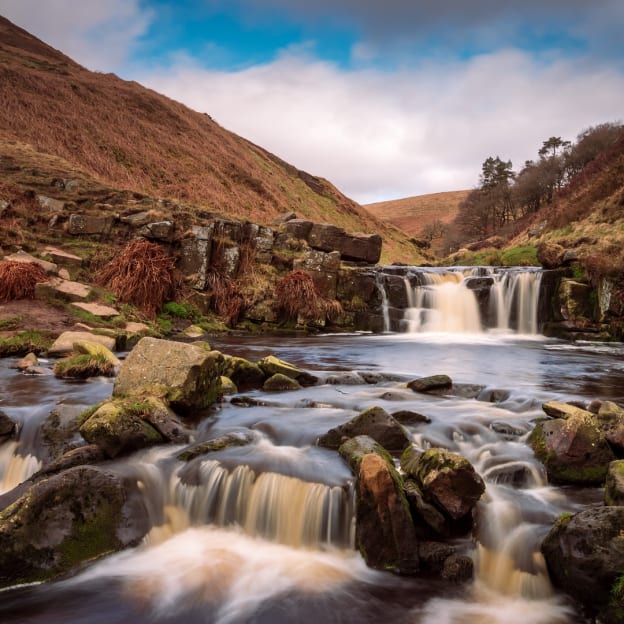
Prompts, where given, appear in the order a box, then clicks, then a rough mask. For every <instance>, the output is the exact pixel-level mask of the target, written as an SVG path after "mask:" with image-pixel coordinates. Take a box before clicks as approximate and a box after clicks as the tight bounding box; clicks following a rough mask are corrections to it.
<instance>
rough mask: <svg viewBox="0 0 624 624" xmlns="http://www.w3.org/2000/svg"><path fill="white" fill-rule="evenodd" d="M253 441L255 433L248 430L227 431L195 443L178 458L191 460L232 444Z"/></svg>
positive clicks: (243, 444) (245, 443)
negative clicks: (216, 436)
mask: <svg viewBox="0 0 624 624" xmlns="http://www.w3.org/2000/svg"><path fill="white" fill-rule="evenodd" d="M252 441H253V435H252V434H251V433H247V432H234V433H226V434H225V435H222V436H220V437H218V438H213V439H212V440H206V441H205V442H200V443H199V444H194V445H193V446H191V447H190V448H188V449H186V450H185V451H183V452H182V453H180V454H179V455H178V456H177V458H178V459H179V460H180V461H191V460H192V459H195V458H196V457H199V456H200V455H206V454H207V453H214V452H216V451H222V450H223V449H226V448H230V447H232V446H247V445H248V444H251V442H252Z"/></svg>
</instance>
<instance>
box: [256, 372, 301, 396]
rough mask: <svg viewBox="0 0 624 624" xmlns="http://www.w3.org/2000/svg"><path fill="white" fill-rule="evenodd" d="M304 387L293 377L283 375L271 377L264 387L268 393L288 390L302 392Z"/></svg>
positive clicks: (278, 374)
mask: <svg viewBox="0 0 624 624" xmlns="http://www.w3.org/2000/svg"><path fill="white" fill-rule="evenodd" d="M301 388H302V385H301V384H300V383H299V382H298V381H297V380H296V379H293V378H292V377H287V376H286V375H282V374H281V373H275V375H271V376H270V377H269V378H268V379H267V380H266V381H265V382H264V385H263V386H262V389H263V390H264V391H266V392H284V391H288V390H301Z"/></svg>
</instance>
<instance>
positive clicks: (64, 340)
mask: <svg viewBox="0 0 624 624" xmlns="http://www.w3.org/2000/svg"><path fill="white" fill-rule="evenodd" d="M80 341H86V342H96V343H98V344H101V345H103V346H104V347H106V348H107V349H108V350H109V351H113V350H114V349H115V342H116V341H115V338H113V337H112V336H104V335H101V334H92V333H90V332H86V331H67V332H63V333H62V334H61V335H60V336H59V337H58V338H57V339H56V340H55V341H54V342H53V343H52V346H51V347H50V348H49V349H48V355H51V356H53V357H55V356H60V355H67V354H68V353H72V352H73V351H74V344H75V343H76V342H80Z"/></svg>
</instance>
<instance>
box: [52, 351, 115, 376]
mask: <svg viewBox="0 0 624 624" xmlns="http://www.w3.org/2000/svg"><path fill="white" fill-rule="evenodd" d="M111 355H112V354H111ZM113 357H114V356H113ZM54 376H55V377H58V378H59V379H89V378H90V377H114V376H115V365H114V364H113V363H112V361H111V360H109V359H108V358H107V357H106V356H105V355H102V354H101V353H93V354H90V353H77V354H75V355H70V356H69V357H67V358H64V359H62V360H59V361H58V362H56V364H54Z"/></svg>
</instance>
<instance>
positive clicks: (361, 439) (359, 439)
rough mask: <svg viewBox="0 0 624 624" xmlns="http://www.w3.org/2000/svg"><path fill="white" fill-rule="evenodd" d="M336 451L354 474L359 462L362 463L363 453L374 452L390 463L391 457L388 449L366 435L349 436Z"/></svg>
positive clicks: (357, 470) (356, 472)
mask: <svg viewBox="0 0 624 624" xmlns="http://www.w3.org/2000/svg"><path fill="white" fill-rule="evenodd" d="M338 453H340V456H341V457H342V459H344V460H345V461H346V462H347V464H349V468H351V472H352V473H353V474H354V475H356V476H357V475H358V473H359V470H360V464H361V463H362V457H364V455H370V454H371V453H374V454H375V455H379V456H380V457H382V458H383V459H385V460H386V461H387V462H389V463H390V464H392V457H390V455H389V453H388V451H386V449H385V448H384V447H383V446H381V444H378V443H377V442H375V440H373V438H371V437H370V436H367V435H358V436H355V437H354V438H349V439H348V440H347V441H345V442H343V443H342V444H341V445H340V447H339V448H338Z"/></svg>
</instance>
